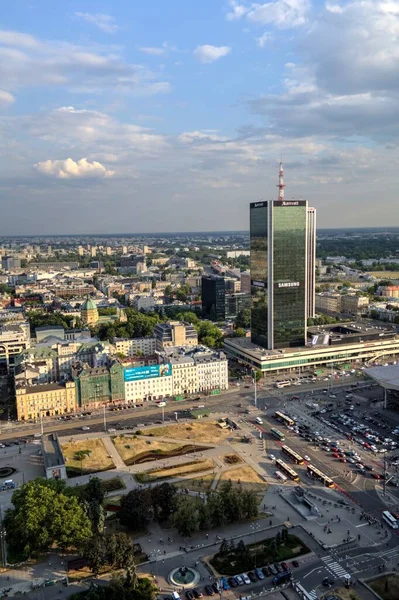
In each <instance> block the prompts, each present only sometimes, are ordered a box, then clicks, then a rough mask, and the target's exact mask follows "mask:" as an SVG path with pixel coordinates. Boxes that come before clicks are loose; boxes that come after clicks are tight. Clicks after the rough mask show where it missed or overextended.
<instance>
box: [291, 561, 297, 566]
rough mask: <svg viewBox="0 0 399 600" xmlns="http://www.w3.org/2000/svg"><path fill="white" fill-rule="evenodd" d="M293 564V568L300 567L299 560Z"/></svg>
mask: <svg viewBox="0 0 399 600" xmlns="http://www.w3.org/2000/svg"><path fill="white" fill-rule="evenodd" d="M291 564H292V566H293V567H299V562H298V561H297V560H293V561H292V563H291Z"/></svg>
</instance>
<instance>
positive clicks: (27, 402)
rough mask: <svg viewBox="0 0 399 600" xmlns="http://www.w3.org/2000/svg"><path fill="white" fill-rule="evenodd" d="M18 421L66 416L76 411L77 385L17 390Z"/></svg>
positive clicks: (44, 386)
mask: <svg viewBox="0 0 399 600" xmlns="http://www.w3.org/2000/svg"><path fill="white" fill-rule="evenodd" d="M15 395H16V405H17V419H18V421H30V420H39V419H40V415H41V416H42V417H45V416H46V417H53V416H60V415H65V414H68V413H71V412H74V411H75V410H76V393H75V383H74V382H73V381H67V382H66V383H65V384H58V383H49V384H43V385H32V386H24V385H21V386H20V387H17V388H16V390H15Z"/></svg>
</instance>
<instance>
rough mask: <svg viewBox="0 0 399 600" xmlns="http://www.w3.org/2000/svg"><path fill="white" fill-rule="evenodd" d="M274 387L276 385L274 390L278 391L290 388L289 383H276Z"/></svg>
mask: <svg viewBox="0 0 399 600" xmlns="http://www.w3.org/2000/svg"><path fill="white" fill-rule="evenodd" d="M275 385H276V388H278V389H281V388H285V387H290V385H291V381H277V383H276V384H275Z"/></svg>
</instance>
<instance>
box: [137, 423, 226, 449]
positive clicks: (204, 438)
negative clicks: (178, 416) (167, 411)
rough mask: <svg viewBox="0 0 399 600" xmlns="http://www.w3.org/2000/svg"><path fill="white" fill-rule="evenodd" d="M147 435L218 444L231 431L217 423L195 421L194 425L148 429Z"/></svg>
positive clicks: (182, 424) (174, 425)
mask: <svg viewBox="0 0 399 600" xmlns="http://www.w3.org/2000/svg"><path fill="white" fill-rule="evenodd" d="M146 434H147V435H148V434H152V435H155V436H157V437H169V438H172V439H176V440H193V441H194V442H203V443H205V444H218V443H219V442H222V441H223V440H225V439H226V438H227V437H228V436H229V435H230V434H231V431H230V429H229V428H225V429H224V428H222V427H220V425H219V424H218V423H217V422H216V421H195V422H193V423H174V424H173V425H164V426H162V427H155V428H152V429H146Z"/></svg>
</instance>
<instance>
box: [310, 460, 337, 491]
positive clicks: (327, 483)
mask: <svg viewBox="0 0 399 600" xmlns="http://www.w3.org/2000/svg"><path fill="white" fill-rule="evenodd" d="M306 469H307V472H308V473H309V475H311V476H312V477H314V478H315V479H318V480H319V481H321V483H322V484H323V485H325V486H326V487H329V488H331V487H334V482H333V480H332V479H331V477H327V475H325V474H324V473H322V472H321V471H319V469H316V467H314V466H313V465H308V466H307V467H306Z"/></svg>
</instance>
